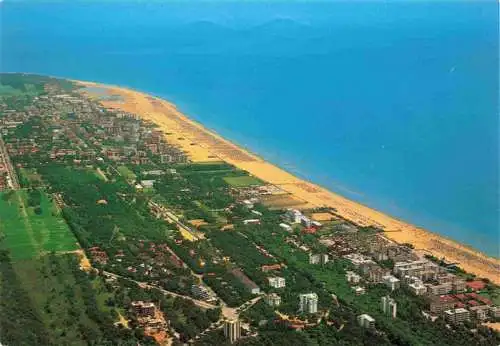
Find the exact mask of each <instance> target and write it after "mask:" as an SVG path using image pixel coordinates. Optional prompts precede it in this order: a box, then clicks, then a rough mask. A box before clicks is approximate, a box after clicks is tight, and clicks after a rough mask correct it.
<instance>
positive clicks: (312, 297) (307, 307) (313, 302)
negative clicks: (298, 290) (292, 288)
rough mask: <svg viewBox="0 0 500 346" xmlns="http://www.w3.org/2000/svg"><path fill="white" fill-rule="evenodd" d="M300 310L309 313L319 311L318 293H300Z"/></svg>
mask: <svg viewBox="0 0 500 346" xmlns="http://www.w3.org/2000/svg"><path fill="white" fill-rule="evenodd" d="M299 299H300V301H299V311H300V312H306V313H308V314H315V313H316V312H318V295H317V294H316V293H307V294H301V295H299Z"/></svg>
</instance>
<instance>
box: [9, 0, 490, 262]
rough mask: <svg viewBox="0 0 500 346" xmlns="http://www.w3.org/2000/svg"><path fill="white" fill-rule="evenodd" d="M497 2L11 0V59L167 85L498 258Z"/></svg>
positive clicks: (375, 201) (199, 109) (31, 68)
mask: <svg viewBox="0 0 500 346" xmlns="http://www.w3.org/2000/svg"><path fill="white" fill-rule="evenodd" d="M497 5H498V4H497V3H496V1H493V0H491V1H484V2H481V1H470V2H469V1H462V2H455V1H434V2H427V1H367V2H363V1H349V2H338V1H331V2H316V1H314V2H312V3H311V2H287V3H284V2H274V3H269V2H268V3H265V4H264V3H262V2H247V3H244V4H236V3H232V2H227V1H226V2H218V3H214V2H211V3H207V2H205V3H200V2H193V1H191V2H187V4H186V3H182V2H165V1H163V2H161V1H156V2H154V3H149V4H144V3H140V2H128V3H125V2H119V1H107V2H105V3H102V2H101V3H97V2H96V1H93V2H86V3H85V2H75V1H62V2H59V3H52V4H51V3H44V2H41V1H30V2H20V1H15V0H4V1H3V3H1V4H0V11H1V17H0V23H1V24H0V29H1V36H0V39H1V40H0V42H1V47H0V48H1V59H0V70H1V71H4V72H36V73H42V74H49V75H55V76H61V77H70V78H75V79H83V80H93V81H99V82H104V83H112V84H120V85H123V86H128V87H132V88H136V89H140V90H143V91H147V92H150V93H153V94H155V95H159V96H163V97H165V98H167V99H169V100H171V101H173V102H175V103H176V104H177V105H178V106H179V107H180V108H181V110H182V111H184V112H185V113H187V114H188V115H189V116H191V117H193V118H194V119H196V120H198V121H200V122H201V123H203V124H205V125H206V126H207V127H210V128H212V129H214V130H216V131H217V132H219V133H221V134H222V135H224V136H226V137H228V138H229V139H232V140H234V141H236V142H237V143H239V144H241V145H244V146H246V147H248V148H250V149H251V150H253V151H254V152H256V153H258V154H260V155H261V156H263V157H265V158H267V159H269V160H271V161H272V162H274V163H277V164H279V165H280V166H282V167H284V168H286V169H288V170H290V171H292V172H294V173H296V174H298V175H300V176H302V177H306V178H308V179H310V180H312V181H314V182H316V183H319V184H321V185H324V186H326V187H328V188H330V189H332V190H334V191H336V192H339V193H341V194H344V195H346V196H348V197H350V198H353V199H356V200H358V201H360V202H362V203H365V204H367V205H369V206H372V207H374V208H377V209H380V210H382V211H384V212H387V213H390V214H392V215H394V216H397V217H400V218H402V219H404V220H406V221H409V222H411V223H414V224H416V225H419V226H422V227H425V228H427V229H430V230H432V231H435V232H438V233H440V234H443V235H445V236H449V237H451V238H453V239H456V240H458V241H461V242H464V243H466V244H469V245H472V246H474V247H476V248H478V249H481V250H483V251H485V252H487V253H489V254H491V255H496V256H498V249H499V233H498V232H499V216H498V215H499V202H498V197H499V192H498V191H499V183H498V178H499V169H498V160H499V157H498V154H499V151H498V131H499V125H498V102H497V99H498V96H499V93H498V78H499V73H498V44H499V40H498V19H497V18H498V10H497Z"/></svg>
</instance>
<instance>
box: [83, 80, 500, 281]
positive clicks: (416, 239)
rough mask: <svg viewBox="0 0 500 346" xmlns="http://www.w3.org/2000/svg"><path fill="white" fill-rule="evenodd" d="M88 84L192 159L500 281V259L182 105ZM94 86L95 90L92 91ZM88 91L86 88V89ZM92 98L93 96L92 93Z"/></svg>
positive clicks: (105, 102)
mask: <svg viewBox="0 0 500 346" xmlns="http://www.w3.org/2000/svg"><path fill="white" fill-rule="evenodd" d="M80 83H81V84H82V85H85V86H88V87H98V88H104V89H105V90H107V92H108V94H109V95H119V96H120V97H121V98H122V100H121V101H117V100H116V98H110V99H102V100H101V102H102V103H103V105H104V106H106V107H108V108H114V109H117V110H122V111H127V112H130V113H135V114H137V115H139V116H140V117H141V118H143V119H144V120H149V121H151V122H153V123H155V124H157V125H158V126H159V127H160V128H161V129H162V131H163V132H164V133H165V134H166V136H167V140H168V141H169V142H170V143H172V144H173V145H176V146H178V147H179V148H181V149H182V150H183V151H184V152H185V153H186V154H187V155H188V156H189V158H190V159H191V160H192V161H193V162H202V161H221V160H222V161H225V162H228V163H231V164H233V165H235V166H236V167H238V168H241V169H243V170H246V171H248V172H249V173H250V174H252V175H254V176H256V177H258V178H260V179H262V180H264V181H266V182H268V183H270V184H274V185H276V186H278V187H279V188H281V189H282V190H284V191H286V192H288V193H290V194H291V195H292V196H293V197H294V199H297V200H301V201H303V202H304V204H303V205H302V208H314V207H320V206H327V207H333V208H335V209H336V210H337V214H338V215H340V216H341V217H343V218H345V219H347V220H350V221H352V222H354V223H356V224H358V225H362V226H369V225H373V226H376V227H380V228H382V229H383V230H385V231H386V233H385V235H386V237H387V238H389V239H392V240H394V241H396V242H399V243H410V244H413V245H414V246H415V248H416V249H417V250H419V251H420V252H421V253H429V254H433V255H434V256H436V257H439V258H443V257H444V258H445V259H446V260H448V261H451V262H457V263H459V265H460V266H461V267H462V268H463V269H465V270H466V271H468V272H471V273H474V274H476V275H478V276H481V277H485V278H488V279H490V280H491V281H493V282H495V283H497V284H500V260H499V259H496V258H493V257H489V256H486V255H484V254H482V253H481V252H478V251H476V250H474V249H471V248H469V247H467V246H464V245H461V244H459V243H457V242H455V241H452V240H450V239H447V238H445V237H442V236H439V235H437V234H435V233H432V232H429V231H426V230H423V229H421V228H418V227H415V226H413V225H410V224H408V223H405V222H403V221H401V220H398V219H395V218H393V217H391V216H388V215H386V214H383V213H381V212H379V211H377V210H374V209H372V208H368V207H366V206H364V205H362V204H360V203H357V202H354V201H351V200H349V199H347V198H344V197H342V196H340V195H338V194H335V193H333V192H331V191H328V190H327V189H325V188H323V187H320V186H318V185H315V184H312V183H310V182H308V181H305V180H303V179H299V178H297V177H295V176H294V175H292V174H290V173H288V172H286V171H285V170H283V169H281V168H279V167H277V166H275V165H273V164H271V163H269V162H266V161H264V160H263V159H262V158H260V157H258V156H256V155H254V154H252V153H250V152H248V151H246V150H244V149H242V148H240V147H238V146H237V145H235V144H233V143H231V142H230V141H228V140H226V139H224V138H222V137H221V136H219V135H217V134H216V133H214V132H212V131H209V130H207V129H205V128H204V127H203V126H202V125H200V124H199V123H197V122H195V121H193V120H191V119H189V118H188V117H186V116H185V115H183V114H182V113H181V112H179V111H178V110H177V108H176V107H175V106H174V105H173V104H171V103H169V102H167V101H165V100H162V99H159V98H156V97H151V96H149V95H146V94H144V93H141V92H137V91H133V90H129V89H125V88H120V87H115V86H106V85H101V84H97V83H90V82H80ZM90 90H91V89H90ZM83 92H85V91H83ZM91 96H92V95H91Z"/></svg>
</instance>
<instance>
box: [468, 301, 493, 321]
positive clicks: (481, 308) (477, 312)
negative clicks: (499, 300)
mask: <svg viewBox="0 0 500 346" xmlns="http://www.w3.org/2000/svg"><path fill="white" fill-rule="evenodd" d="M489 310H490V307H489V306H488V305H478V306H473V307H471V308H469V311H470V313H471V316H472V317H474V318H475V319H476V320H478V321H484V320H486V319H488V311H489Z"/></svg>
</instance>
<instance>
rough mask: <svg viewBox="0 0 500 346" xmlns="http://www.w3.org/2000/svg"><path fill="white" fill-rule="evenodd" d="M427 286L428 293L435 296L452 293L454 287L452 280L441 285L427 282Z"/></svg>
mask: <svg viewBox="0 0 500 346" xmlns="http://www.w3.org/2000/svg"><path fill="white" fill-rule="evenodd" d="M425 286H426V287H427V293H429V294H431V295H433V296H441V295H443V294H447V293H450V291H451V289H452V283H451V282H445V283H442V284H439V285H431V284H426V285H425Z"/></svg>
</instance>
